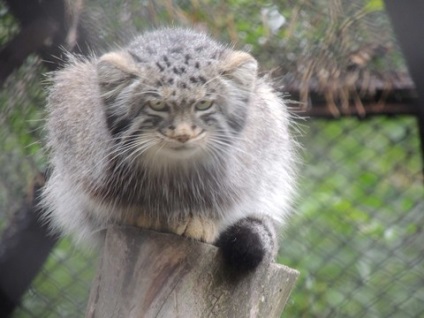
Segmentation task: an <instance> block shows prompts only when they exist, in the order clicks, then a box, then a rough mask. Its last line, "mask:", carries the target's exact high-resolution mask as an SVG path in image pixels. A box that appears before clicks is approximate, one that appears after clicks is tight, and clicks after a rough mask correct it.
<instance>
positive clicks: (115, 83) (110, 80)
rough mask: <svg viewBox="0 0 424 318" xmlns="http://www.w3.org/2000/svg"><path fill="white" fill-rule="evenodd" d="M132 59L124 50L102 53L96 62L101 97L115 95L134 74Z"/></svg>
mask: <svg viewBox="0 0 424 318" xmlns="http://www.w3.org/2000/svg"><path fill="white" fill-rule="evenodd" d="M136 73H137V68H136V66H135V63H134V60H133V58H132V56H131V55H130V54H129V53H126V52H110V53H106V54H104V55H102V56H101V57H100V59H99V61H98V62H97V78H98V82H99V85H100V89H101V92H102V95H104V96H103V97H105V98H110V97H113V96H114V95H116V94H117V93H118V92H119V91H120V90H121V89H122V88H123V87H125V86H126V85H127V83H128V82H129V81H130V80H131V79H133V78H134V77H135V76H136Z"/></svg>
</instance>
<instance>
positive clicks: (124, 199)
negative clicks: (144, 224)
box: [86, 161, 248, 217]
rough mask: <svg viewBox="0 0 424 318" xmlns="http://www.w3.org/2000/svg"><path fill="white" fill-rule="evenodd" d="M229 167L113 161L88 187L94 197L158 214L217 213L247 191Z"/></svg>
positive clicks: (112, 203)
mask: <svg viewBox="0 0 424 318" xmlns="http://www.w3.org/2000/svg"><path fill="white" fill-rule="evenodd" d="M193 166H195V167H193ZM228 169H229V166H228V164H227V165H224V164H222V165H199V164H197V165H196V163H191V165H190V164H187V165H185V166H176V167H173V168H172V169H170V168H168V169H167V170H165V171H160V170H159V171H155V170H154V169H152V168H151V167H149V166H144V167H143V166H137V167H134V166H132V167H131V166H130V167H129V166H126V165H122V164H120V162H119V161H111V164H110V166H109V168H108V169H107V173H106V175H105V176H104V178H103V180H102V182H101V183H100V184H97V185H96V184H90V183H86V187H87V190H88V193H90V195H91V197H92V198H93V199H94V200H97V201H101V202H104V203H109V204H111V205H114V206H116V204H118V206H122V207H132V208H135V209H136V210H140V211H141V212H142V211H149V213H152V214H154V215H158V216H160V215H162V216H170V215H173V214H176V213H179V214H193V213H194V214H196V213H197V214H199V213H201V214H203V213H204V214H205V215H209V216H211V217H218V216H219V215H220V214H221V213H222V211H226V210H229V209H232V208H233V206H234V205H235V204H237V202H238V201H239V200H240V197H242V196H245V195H246V194H247V192H248V190H247V188H245V189H243V187H242V186H240V185H238V184H237V182H236V180H234V179H231V177H230V176H231V173H230V172H231V171H229V170H228Z"/></svg>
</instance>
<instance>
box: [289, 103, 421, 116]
mask: <svg viewBox="0 0 424 318" xmlns="http://www.w3.org/2000/svg"><path fill="white" fill-rule="evenodd" d="M292 109H293V113H295V114H296V115H297V116H300V117H316V118H327V119H338V118H340V117H360V118H366V117H371V116H381V115H384V116H392V115H411V116H417V115H418V112H419V109H418V108H417V107H416V105H415V104H414V103H384V104H381V103H366V104H363V108H358V107H357V106H356V105H354V104H350V105H349V107H348V108H343V107H341V108H338V111H339V114H337V115H336V114H334V112H332V110H331V109H330V108H329V107H328V105H327V104H325V103H322V102H321V103H314V102H312V106H311V107H308V108H302V107H299V106H297V105H293V107H292Z"/></svg>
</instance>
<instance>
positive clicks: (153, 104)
mask: <svg viewBox="0 0 424 318" xmlns="http://www.w3.org/2000/svg"><path fill="white" fill-rule="evenodd" d="M147 104H148V105H149V107H150V108H151V109H153V110H156V111H159V112H161V111H166V110H168V106H167V105H166V103H165V102H164V101H162V100H150V101H148V102H147Z"/></svg>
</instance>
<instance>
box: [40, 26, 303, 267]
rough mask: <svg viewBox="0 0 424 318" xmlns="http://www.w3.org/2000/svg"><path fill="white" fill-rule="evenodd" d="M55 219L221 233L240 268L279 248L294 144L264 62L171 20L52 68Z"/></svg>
mask: <svg viewBox="0 0 424 318" xmlns="http://www.w3.org/2000/svg"><path fill="white" fill-rule="evenodd" d="M47 111H48V118H47V139H48V146H49V149H50V154H51V165H52V175H51V177H50V179H49V180H48V183H47V186H46V188H45V190H44V205H45V206H46V207H47V209H46V210H47V211H48V212H47V214H46V217H47V218H48V219H49V221H51V224H52V225H53V227H54V228H56V229H59V230H61V231H62V232H64V233H66V234H72V235H73V237H74V238H75V239H76V240H77V241H78V242H82V243H95V242H96V241H100V240H101V235H102V234H101V233H102V232H101V230H102V229H104V228H106V227H107V226H108V225H109V224H111V223H120V224H131V225H135V226H139V227H143V228H150V229H156V230H160V231H166V232H172V233H176V234H180V235H184V236H187V237H192V238H195V239H199V240H202V241H205V242H215V243H216V244H217V245H218V246H220V247H221V248H222V251H223V253H224V256H225V257H226V259H227V260H228V261H229V262H230V263H232V264H233V265H235V266H240V267H247V268H253V267H255V266H257V264H259V262H260V261H261V260H262V259H263V257H264V256H266V255H273V254H275V251H276V248H277V242H276V241H277V235H276V228H278V226H279V224H281V223H282V222H284V221H285V220H286V218H287V216H288V215H289V214H290V209H291V203H292V198H293V195H294V188H295V174H296V172H295V170H296V169H295V167H296V156H295V144H294V142H293V139H292V137H291V135H290V132H289V124H290V116H289V113H288V110H287V107H286V105H285V104H284V102H283V100H282V99H281V98H280V97H279V96H278V94H277V93H276V92H275V91H274V90H273V89H272V88H271V85H270V84H269V83H267V81H266V80H265V79H263V78H260V77H258V75H257V62H256V60H255V59H254V58H253V57H252V56H251V55H249V54H248V53H245V52H241V51H235V50H232V49H230V48H228V47H227V46H224V45H221V44H219V43H217V42H215V41H214V40H212V39H210V38H209V37H208V36H207V35H205V34H203V33H197V32H194V31H191V30H185V29H170V28H168V29H162V30H158V31H152V32H148V33H146V34H144V35H141V36H139V37H137V38H136V39H135V40H134V41H133V42H132V43H130V44H129V46H127V47H125V48H122V49H119V50H116V51H113V52H110V53H107V54H105V55H103V56H101V57H99V58H97V57H93V58H90V59H79V58H77V57H70V62H69V63H68V65H67V66H66V67H65V68H64V69H63V70H61V71H58V72H57V73H55V74H54V77H53V78H52V86H51V89H50V92H49V98H48V105H47Z"/></svg>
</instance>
